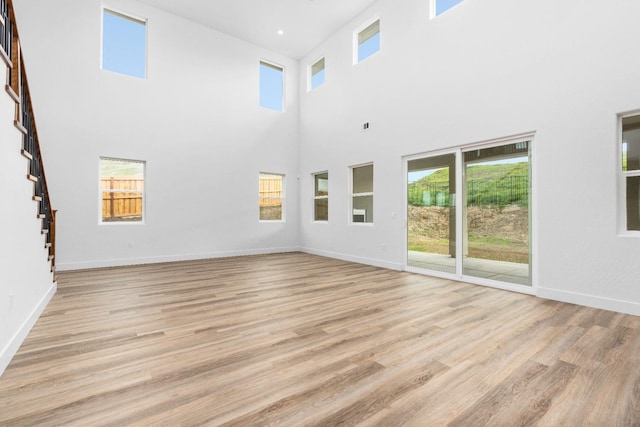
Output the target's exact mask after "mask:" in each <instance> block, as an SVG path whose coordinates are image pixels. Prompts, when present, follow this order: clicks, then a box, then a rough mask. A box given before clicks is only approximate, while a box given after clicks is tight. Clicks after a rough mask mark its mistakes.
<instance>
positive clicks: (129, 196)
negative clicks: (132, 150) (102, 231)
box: [100, 157, 145, 223]
mask: <svg viewBox="0 0 640 427" xmlns="http://www.w3.org/2000/svg"><path fill="white" fill-rule="evenodd" d="M144 170H145V162H141V161H138V160H124V159H111V158H105V157H102V158H100V199H101V204H102V213H101V215H100V217H101V219H100V221H101V222H103V223H107V222H109V223H112V222H138V223H140V222H142V221H143V219H144Z"/></svg>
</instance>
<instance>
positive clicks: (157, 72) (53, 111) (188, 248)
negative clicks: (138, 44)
mask: <svg viewBox="0 0 640 427" xmlns="http://www.w3.org/2000/svg"><path fill="white" fill-rule="evenodd" d="M15 3H16V4H15V9H16V15H17V20H18V25H19V28H20V36H21V39H22V45H23V51H24V60H25V63H26V67H27V70H28V73H29V80H30V85H31V89H32V94H33V96H32V97H33V104H34V109H35V114H36V119H37V123H38V130H39V135H40V139H41V140H42V142H43V156H44V158H45V162H46V163H45V164H46V168H47V174H48V179H49V181H50V187H51V188H50V191H51V197H52V201H53V203H54V206H55V208H56V209H58V210H59V216H58V227H59V229H58V248H57V251H58V267H59V269H60V270H64V269H76V268H87V267H97V266H106V265H122V264H132V263H144V262H155V261H164V260H180V259H192V258H204V257H213V256H223V255H234V254H246V253H257V252H274V251H286V250H292V249H296V248H297V242H298V225H297V213H298V209H297V206H298V201H297V194H298V191H297V182H296V179H295V176H296V173H297V159H298V131H297V124H298V104H297V101H298V96H297V73H298V70H297V62H296V61H293V60H291V59H288V58H286V57H283V56H281V55H278V54H275V53H273V52H269V51H266V50H264V49H261V48H259V47H256V46H253V45H250V44H248V43H245V42H242V41H239V40H237V39H234V38H231V37H229V36H227V35H224V34H222V33H219V32H216V31H213V30H211V29H208V28H206V27H203V26H200V25H197V24H194V23H192V22H189V21H187V20H184V19H181V18H178V17H175V16H173V15H170V14H167V13H165V12H163V11H160V10H158V9H155V8H152V7H149V6H147V5H143V4H141V3H138V2H136V1H131V0H128V1H125V0H110V1H107V2H101V1H99V0H88V1H81V2H78V1H75V0H61V1H56V2H50V1H47V0H35V1H33V0H32V1H20V0H17V1H15ZM101 4H104V5H105V6H107V7H110V8H114V9H116V10H119V11H122V12H127V13H131V14H133V15H135V16H139V17H143V18H147V19H148V24H147V32H148V78H147V80H140V79H136V78H132V77H128V76H123V75H119V74H115V73H111V72H107V71H102V70H101V69H100V50H101V19H102V17H101ZM261 59H264V60H268V61H271V62H275V63H278V64H281V65H283V66H284V67H285V75H286V79H285V80H286V83H285V84H286V87H285V92H286V106H285V110H286V111H285V112H284V113H279V112H275V111H271V110H267V109H263V108H260V107H259V106H258V83H259V66H258V64H259V61H260V60H261ZM100 156H110V157H116V158H130V159H136V160H144V161H146V162H147V170H146V172H147V173H146V185H147V192H146V198H147V199H146V224H145V225H123V224H117V225H99V224H98V215H99V194H98V188H99V187H98V160H99V157H100ZM259 171H265V172H275V173H284V174H286V186H287V190H288V191H287V207H286V209H287V211H286V223H267V224H265V223H259V222H258V206H257V201H258V196H257V193H258V172H259Z"/></svg>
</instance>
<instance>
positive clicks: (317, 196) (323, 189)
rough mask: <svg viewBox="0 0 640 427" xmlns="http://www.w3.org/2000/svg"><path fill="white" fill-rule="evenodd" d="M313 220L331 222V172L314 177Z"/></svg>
mask: <svg viewBox="0 0 640 427" xmlns="http://www.w3.org/2000/svg"><path fill="white" fill-rule="evenodd" d="M313 188H314V190H313V191H314V193H313V220H314V221H329V172H322V173H317V174H315V175H314V176H313Z"/></svg>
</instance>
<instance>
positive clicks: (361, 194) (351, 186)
mask: <svg viewBox="0 0 640 427" xmlns="http://www.w3.org/2000/svg"><path fill="white" fill-rule="evenodd" d="M365 166H373V162H368V163H362V164H359V165H353V166H349V212H348V214H349V216H348V224H349V225H357V226H368V227H372V226H373V224H374V222H373V221H371V222H354V221H353V198H354V197H366V196H371V197H374V192H375V188H376V187H375V175H376V174H375V167H374V169H373V177H372V180H373V182H372V184H373V189H374V191H371V192H366V193H354V192H353V170H354V169H357V168H361V167H365ZM375 205H376V203H375V197H374V199H373V210H375Z"/></svg>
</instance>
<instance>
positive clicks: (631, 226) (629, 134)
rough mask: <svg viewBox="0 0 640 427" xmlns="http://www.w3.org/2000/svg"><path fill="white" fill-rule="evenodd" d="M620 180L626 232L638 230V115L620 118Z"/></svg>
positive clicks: (639, 192) (639, 211)
mask: <svg viewBox="0 0 640 427" xmlns="http://www.w3.org/2000/svg"><path fill="white" fill-rule="evenodd" d="M621 145H622V146H621V150H622V165H621V167H622V178H623V181H624V184H623V185H624V187H625V196H626V201H625V202H626V203H625V204H626V209H625V211H626V227H627V230H640V114H638V115H634V116H629V117H623V118H622V144H621Z"/></svg>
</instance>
